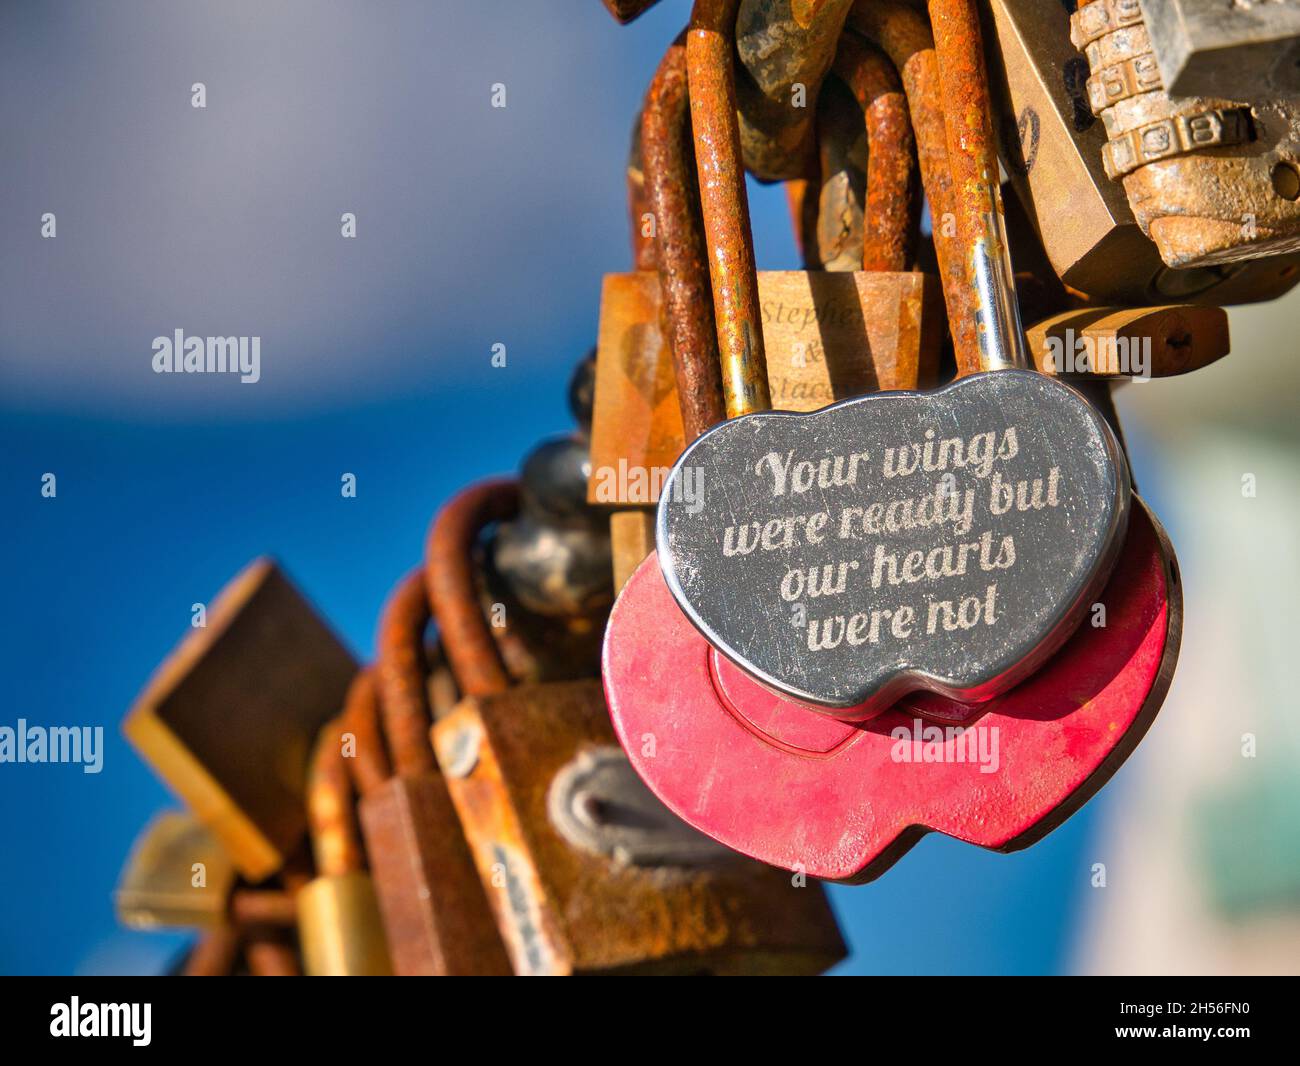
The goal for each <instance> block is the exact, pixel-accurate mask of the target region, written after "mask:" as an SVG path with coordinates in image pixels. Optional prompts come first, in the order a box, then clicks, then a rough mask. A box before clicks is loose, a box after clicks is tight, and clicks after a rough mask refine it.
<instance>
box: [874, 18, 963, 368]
mask: <svg viewBox="0 0 1300 1066" xmlns="http://www.w3.org/2000/svg"><path fill="white" fill-rule="evenodd" d="M849 24H850V25H851V26H852V27H853V28H854V29H855V30H857V31H859V32H860V33H862V34H864V35H865V36H866V37H867V38H868V39H869V40H871V41H873V42H875V43H876V44H877V45H879V46H880V47H881V48H882V49H883V50H884V52H885V54H886V55H888V56H889V58H890V59H892V60H893V61H894V66H895V67H897V68H898V73H899V77H900V79H901V80H902V83H903V91H904V93H906V95H907V106H908V111H909V112H910V114H911V118H912V130H913V133H914V135H915V138H916V147H917V157H918V161H919V162H920V167H921V183H922V185H923V186H924V187H925V195H926V199H927V200H929V202H930V224H931V230H932V233H933V237H934V250H935V255H936V257H937V258H938V260H939V275H940V280H941V281H942V282H943V295H944V303H945V304H946V306H947V309H948V328H949V329H950V330H951V332H952V335H953V346H954V349H955V350H957V351H961V352H969V351H970V350H971V349H972V347H974V346H976V345H977V344H978V342H977V341H976V338H975V329H974V317H975V316H974V308H975V297H974V293H973V292H972V290H971V289H970V287H969V286H968V285H967V284H966V280H965V279H966V271H965V267H964V265H963V258H964V257H963V255H962V249H961V241H960V237H959V235H958V233H957V229H956V225H955V220H956V216H955V214H954V212H953V206H952V200H953V191H952V176H951V173H950V171H949V167H948V133H947V126H946V124H945V122H944V106H943V87H942V86H941V84H940V78H939V61H938V57H937V55H936V54H935V47H934V36H933V34H932V33H931V31H930V27H929V25H928V24H927V23H926V19H925V16H924V15H922V14H921V13H920V12H918V11H916V10H914V9H913V8H911V7H908V6H907V5H906V4H905V3H902V2H900V0H858V3H857V4H855V5H854V7H853V10H852V11H851V12H850V13H849Z"/></svg>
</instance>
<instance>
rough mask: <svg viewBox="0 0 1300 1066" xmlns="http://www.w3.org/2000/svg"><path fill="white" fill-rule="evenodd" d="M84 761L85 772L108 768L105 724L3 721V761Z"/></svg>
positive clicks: (0, 753) (0, 757)
mask: <svg viewBox="0 0 1300 1066" xmlns="http://www.w3.org/2000/svg"><path fill="white" fill-rule="evenodd" d="M6 762H14V763H80V764H81V772H82V773H85V774H97V773H99V771H100V770H102V769H103V768H104V727H103V726H102V725H97V726H88V725H72V726H61V725H56V726H43V725H28V724H27V719H26V718H19V719H18V724H17V725H16V726H11V725H0V763H6Z"/></svg>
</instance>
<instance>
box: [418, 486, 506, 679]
mask: <svg viewBox="0 0 1300 1066" xmlns="http://www.w3.org/2000/svg"><path fill="white" fill-rule="evenodd" d="M518 512H519V485H518V483H517V482H515V481H513V480H508V479H500V480H493V481H481V482H479V483H478V484H477V485H471V486H470V487H469V488H467V489H464V490H462V491H461V492H459V493H457V494H456V495H455V496H453V497H452V498H451V499H450V500H449V501H448V502H447V503H446V504H445V505H444V506H443V508H442V510H441V511H439V512H438V515H437V517H436V518H434V520H433V525H432V526H431V527H430V528H429V538H428V542H427V544H426V548H425V556H424V582H425V591H426V595H427V596H428V602H429V606H430V607H431V608H432V612H433V617H434V619H435V621H436V622H437V623H438V637H439V640H440V641H441V644H442V650H443V653H444V654H445V655H446V657H447V665H448V666H449V667H450V668H451V672H452V676H453V677H455V679H456V684H457V687H459V689H460V691H461V694H462V695H464V696H490V695H494V694H496V693H499V692H504V691H505V690H506V689H508V688H509V687H510V674H509V672H508V671H507V670H506V665H505V661H504V660H503V659H502V657H501V652H500V650H499V649H498V648H497V643H496V640H495V639H494V638H493V636H492V631H491V629H490V628H489V626H488V622H487V619H485V618H484V617H483V609H482V607H481V606H480V604H479V594H478V586H477V583H476V582H475V580H474V559H473V553H474V546H475V544H476V543H477V542H478V538H479V535H480V534H481V533H482V532H483V530H484V529H485V528H487V527H488V526H489V525H491V524H492V523H493V522H504V521H507V520H509V519H511V518H513V517H514V516H515V515H516V514H517V513H518Z"/></svg>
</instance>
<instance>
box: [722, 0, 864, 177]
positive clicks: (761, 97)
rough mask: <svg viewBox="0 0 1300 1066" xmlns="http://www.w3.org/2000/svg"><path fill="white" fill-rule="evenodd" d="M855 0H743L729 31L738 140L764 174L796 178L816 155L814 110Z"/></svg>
mask: <svg viewBox="0 0 1300 1066" xmlns="http://www.w3.org/2000/svg"><path fill="white" fill-rule="evenodd" d="M852 3H853V0H741V2H740V4H739V6H738V9H737V12H736V16H735V18H734V20H732V21H731V22H729V23H728V25H727V26H725V27H723V29H725V30H726V32H728V33H731V32H732V26H733V24H734V32H735V41H736V53H737V56H738V58H739V60H740V67H739V68H738V69H737V71H736V94H737V100H738V103H739V106H740V115H739V120H740V126H739V130H740V146H741V152H742V154H743V157H744V160H745V165H746V166H747V167H748V168H749V170H750V171H751V172H752V173H753V174H754V175H755V176H756V177H757V178H759V179H760V180H762V181H776V180H788V179H791V178H797V177H799V176H800V175H801V174H802V172H803V169H804V166H805V165H806V163H807V161H808V160H809V158H810V157H812V156H813V155H814V144H813V116H814V114H815V112H816V105H817V98H818V95H819V93H820V90H821V87H822V82H823V80H824V79H825V77H826V74H827V72H828V71H829V70H830V67H831V61H832V60H833V59H834V58H835V44H836V42H837V41H838V40H839V37H840V33H841V32H842V31H843V29H844V19H845V16H846V15H847V14H848V10H849V7H850V5H851V4H852Z"/></svg>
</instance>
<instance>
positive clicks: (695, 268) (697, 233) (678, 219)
mask: <svg viewBox="0 0 1300 1066" xmlns="http://www.w3.org/2000/svg"><path fill="white" fill-rule="evenodd" d="M690 136H691V112H690V103H689V101H688V98H687V80H686V44H685V32H683V33H682V34H679V35H678V37H677V39H676V40H675V41H673V43H672V44H670V45H669V46H668V50H667V51H666V52H665V53H664V57H663V59H662V61H660V63H659V68H658V69H657V70H656V71H655V76H654V78H653V80H652V81H651V82H650V88H649V90H648V91H647V92H646V96H645V104H644V106H643V107H642V111H641V162H642V173H643V175H644V192H645V201H646V202H647V203H648V205H649V207H650V211H651V213H652V215H653V217H654V233H655V237H654V241H655V261H656V265H657V266H658V268H659V309H660V315H659V319H660V330H661V332H662V334H663V337H664V340H665V342H666V343H667V344H668V347H669V350H670V351H671V352H672V357H673V372H674V374H675V377H676V381H677V401H678V405H679V406H680V408H681V412H682V428H683V430H684V436H685V443H686V444H690V443H691V441H693V440H695V438H696V437H698V436H699V435H700V434H701V433H703V432H704V431H705V430H707V429H710V428H712V427H713V426H715V425H717V424H718V423H719V422H721V421H722V420H723V419H724V418H725V417H726V409H725V407H724V405H723V400H722V373H721V368H720V366H719V359H718V341H717V333H716V326H715V324H714V319H713V298H712V293H711V291H710V288H709V260H708V249H707V247H706V245H705V242H704V226H703V221H702V219H701V217H700V207H699V200H698V197H697V196H696V195H695V192H694V190H695V185H696V183H695V169H694V165H693V159H692V157H691V154H690V153H689V152H688V151H687V144H688V143H689V142H690Z"/></svg>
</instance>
